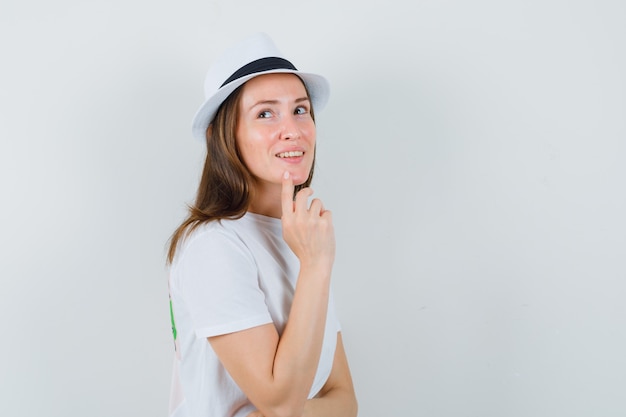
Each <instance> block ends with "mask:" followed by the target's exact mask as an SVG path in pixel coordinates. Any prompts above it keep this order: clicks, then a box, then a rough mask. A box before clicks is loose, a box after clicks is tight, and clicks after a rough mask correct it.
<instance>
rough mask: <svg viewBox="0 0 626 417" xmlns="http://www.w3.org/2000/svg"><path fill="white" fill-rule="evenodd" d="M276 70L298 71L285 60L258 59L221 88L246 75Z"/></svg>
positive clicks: (229, 78)
mask: <svg viewBox="0 0 626 417" xmlns="http://www.w3.org/2000/svg"><path fill="white" fill-rule="evenodd" d="M274 69H288V70H293V71H297V69H296V67H294V65H293V64H292V63H291V62H289V61H287V60H286V59H283V58H278V57H266V58H261V59H257V60H256V61H252V62H250V63H248V64H246V65H244V66H243V67H241V68H239V69H238V70H237V71H235V72H234V73H233V75H231V76H230V77H228V79H227V80H226V81H224V83H223V84H222V85H220V88H222V87H224V86H225V85H226V84H228V83H230V82H232V81H235V80H236V79H238V78H242V77H245V76H246V75H250V74H256V73H257V72H263V71H270V70H274Z"/></svg>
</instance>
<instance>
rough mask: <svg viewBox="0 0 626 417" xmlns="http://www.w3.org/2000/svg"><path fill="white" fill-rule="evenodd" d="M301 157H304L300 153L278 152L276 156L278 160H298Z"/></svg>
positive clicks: (302, 153)
mask: <svg viewBox="0 0 626 417" xmlns="http://www.w3.org/2000/svg"><path fill="white" fill-rule="evenodd" d="M303 155H304V152H302V151H289V152H280V153H277V154H276V156H277V157H279V158H299V157H301V156H303Z"/></svg>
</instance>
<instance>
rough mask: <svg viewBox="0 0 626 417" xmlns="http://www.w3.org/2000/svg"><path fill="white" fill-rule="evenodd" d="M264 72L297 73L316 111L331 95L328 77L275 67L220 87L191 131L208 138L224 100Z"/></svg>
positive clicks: (200, 138) (197, 115) (196, 119)
mask: <svg viewBox="0 0 626 417" xmlns="http://www.w3.org/2000/svg"><path fill="white" fill-rule="evenodd" d="M264 74H295V75H297V76H298V77H300V79H302V81H303V82H304V84H305V85H306V88H307V90H308V92H309V95H310V97H311V104H312V106H313V109H314V110H315V111H321V110H322V109H323V108H324V107H325V106H326V103H328V98H329V96H330V86H329V84H328V81H327V80H326V78H324V77H322V76H321V75H317V74H311V73H306V72H300V71H294V70H289V69H273V70H268V71H263V72H257V73H254V74H249V75H246V76H244V77H241V78H238V79H236V80H233V81H232V82H230V83H228V84H226V85H225V86H223V87H222V88H220V89H219V90H218V91H217V92H216V93H215V94H213V95H212V96H211V97H209V99H207V100H206V101H205V102H204V103H203V104H202V106H200V108H199V109H198V111H197V112H196V114H195V116H194V117H193V120H192V122H191V131H192V133H193V136H194V137H195V138H196V139H198V140H199V141H201V142H204V141H205V139H206V130H207V128H208V127H209V124H211V122H212V121H213V118H214V117H215V114H216V113H217V110H218V109H219V107H220V106H221V105H222V103H223V102H224V100H226V99H227V98H228V96H229V95H230V94H231V93H232V92H233V91H235V90H236V89H237V88H238V87H239V86H241V85H243V84H244V83H245V82H246V81H248V80H251V79H252V78H254V77H258V76H260V75H264Z"/></svg>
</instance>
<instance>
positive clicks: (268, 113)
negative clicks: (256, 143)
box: [258, 110, 272, 119]
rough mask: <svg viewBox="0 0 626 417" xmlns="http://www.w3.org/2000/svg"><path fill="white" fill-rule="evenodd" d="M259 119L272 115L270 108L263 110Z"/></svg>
mask: <svg viewBox="0 0 626 417" xmlns="http://www.w3.org/2000/svg"><path fill="white" fill-rule="evenodd" d="M258 117H259V119H267V118H268V117H272V113H271V112H270V111H269V110H265V111H262V112H261V113H259V116H258Z"/></svg>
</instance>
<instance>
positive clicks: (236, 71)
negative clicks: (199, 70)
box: [191, 33, 330, 142]
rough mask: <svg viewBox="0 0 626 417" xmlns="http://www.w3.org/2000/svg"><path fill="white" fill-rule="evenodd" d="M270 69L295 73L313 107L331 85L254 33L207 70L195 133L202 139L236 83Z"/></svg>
mask: <svg viewBox="0 0 626 417" xmlns="http://www.w3.org/2000/svg"><path fill="white" fill-rule="evenodd" d="M272 73H287V74H296V75H298V76H299V77H300V79H302V81H303V82H304V84H305V85H306V88H307V90H308V91H309V95H310V96H311V104H312V106H313V109H314V110H318V111H319V110H321V109H322V108H323V107H324V106H325V105H326V103H327V102H328V96H329V95H330V87H329V85H328V81H327V80H326V79H325V78H324V77H322V76H321V75H316V74H310V73H305V72H300V71H298V70H297V69H296V67H295V66H294V65H293V64H292V63H291V62H289V61H288V60H287V59H285V58H284V56H283V55H282V54H281V53H280V51H279V50H278V48H276V45H274V42H273V41H272V39H270V37H269V36H267V35H266V34H264V33H257V34H255V35H252V36H250V37H248V38H247V39H245V40H243V41H241V42H240V43H238V44H236V45H234V46H233V47H231V48H230V49H228V50H227V51H226V52H225V53H224V54H223V55H222V56H221V57H220V58H218V59H217V60H216V61H215V62H214V63H213V65H212V66H211V68H210V69H209V71H208V72H207V75H206V78H205V80H204V97H205V101H204V103H203V104H202V106H200V108H199V109H198V111H197V112H196V115H195V116H194V118H193V121H192V124H191V130H192V132H193V135H194V137H196V138H197V139H198V140H200V141H203V142H204V140H205V135H206V130H207V128H208V127H209V124H210V123H211V122H212V121H213V117H215V113H217V110H218V109H219V107H220V105H221V104H222V103H223V102H224V100H226V98H228V96H229V95H230V94H231V93H232V92H233V91H235V89H236V88H237V87H239V86H240V85H242V84H243V83H245V82H246V81H248V80H249V79H251V78H254V77H257V76H259V75H263V74H272Z"/></svg>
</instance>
